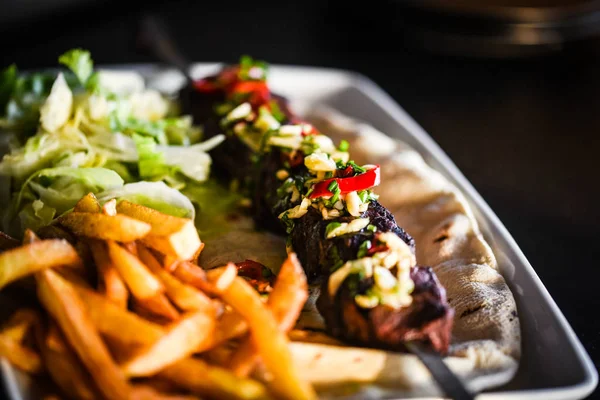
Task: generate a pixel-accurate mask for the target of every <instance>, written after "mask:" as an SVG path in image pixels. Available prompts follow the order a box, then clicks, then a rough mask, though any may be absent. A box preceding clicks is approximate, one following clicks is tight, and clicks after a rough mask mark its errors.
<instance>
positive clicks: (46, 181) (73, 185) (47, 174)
mask: <svg viewBox="0 0 600 400" xmlns="http://www.w3.org/2000/svg"><path fill="white" fill-rule="evenodd" d="M123 184H124V181H123V179H122V178H121V177H120V176H119V174H117V173H116V172H115V171H112V170H109V169H106V168H79V167H76V168H73V167H56V168H46V169H42V170H40V171H37V172H36V173H34V174H32V175H31V176H30V177H29V178H28V179H27V181H25V183H24V184H23V185H22V186H21V190H20V191H19V192H18V194H17V195H16V196H14V197H13V201H12V204H11V207H10V208H9V209H8V210H7V212H6V214H5V216H4V219H3V224H4V227H3V228H4V230H5V231H7V232H8V231H10V232H15V231H17V235H18V236H19V235H20V234H22V232H23V231H24V230H25V229H26V228H30V229H33V228H35V227H39V226H41V225H39V224H47V223H49V222H50V221H51V220H52V219H53V218H55V217H57V216H59V215H61V214H63V213H65V212H67V211H69V210H70V209H72V208H73V207H74V206H75V204H77V202H78V201H79V200H80V199H81V198H82V197H83V196H85V195H86V194H88V193H90V192H92V193H99V192H103V191H106V190H109V189H116V188H119V187H122V186H123ZM16 216H19V218H20V220H21V225H20V226H18V227H15V226H14V220H15V217H16Z"/></svg>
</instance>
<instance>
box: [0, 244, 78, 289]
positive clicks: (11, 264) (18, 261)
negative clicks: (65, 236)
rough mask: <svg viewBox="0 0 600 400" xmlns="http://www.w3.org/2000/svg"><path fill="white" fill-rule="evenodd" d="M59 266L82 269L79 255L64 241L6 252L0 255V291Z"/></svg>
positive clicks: (29, 245) (26, 246)
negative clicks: (23, 279)
mask: <svg viewBox="0 0 600 400" xmlns="http://www.w3.org/2000/svg"><path fill="white" fill-rule="evenodd" d="M60 266H66V267H79V268H81V267H82V263H81V259H80V258H79V255H78V254H77V252H76V251H75V249H74V248H73V246H71V245H70V244H69V242H67V241H66V240H61V239H50V240H40V241H38V242H35V243H31V244H27V245H23V246H20V247H17V248H14V249H11V250H6V251H5V252H3V253H2V254H0V289H2V288H3V287H4V286H6V285H8V284H10V283H11V282H14V281H16V280H18V279H21V278H23V277H25V276H29V275H33V274H34V273H35V272H37V271H41V270H43V269H46V268H54V267H60Z"/></svg>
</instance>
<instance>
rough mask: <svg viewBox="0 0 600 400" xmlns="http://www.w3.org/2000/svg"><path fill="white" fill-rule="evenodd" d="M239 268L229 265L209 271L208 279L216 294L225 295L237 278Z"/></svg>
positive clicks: (207, 272) (232, 264)
mask: <svg viewBox="0 0 600 400" xmlns="http://www.w3.org/2000/svg"><path fill="white" fill-rule="evenodd" d="M237 270H238V269H237V267H236V266H235V264H234V263H232V262H230V263H227V265H225V266H224V267H218V268H213V269H209V270H208V271H206V279H207V280H208V282H210V284H211V288H212V291H213V292H214V293H217V294H219V293H223V292H224V291H226V290H227V289H228V288H229V287H230V286H231V285H232V284H233V281H234V280H235V278H236V277H237Z"/></svg>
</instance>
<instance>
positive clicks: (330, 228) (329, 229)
mask: <svg viewBox="0 0 600 400" xmlns="http://www.w3.org/2000/svg"><path fill="white" fill-rule="evenodd" d="M340 226H342V224H341V223H339V222H335V221H334V222H330V223H328V224H327V227H326V228H325V238H327V237H328V236H329V234H330V233H331V232H332V231H333V230H334V229H336V228H339V227H340Z"/></svg>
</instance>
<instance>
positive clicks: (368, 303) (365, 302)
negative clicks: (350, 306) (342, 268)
mask: <svg viewBox="0 0 600 400" xmlns="http://www.w3.org/2000/svg"><path fill="white" fill-rule="evenodd" d="M354 301H355V302H356V304H358V306H359V307H361V308H374V307H377V305H378V304H379V299H378V298H377V296H367V295H365V294H358V295H356V296H354Z"/></svg>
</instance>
